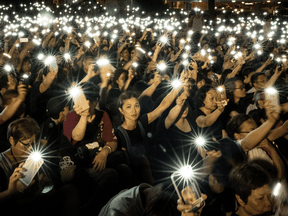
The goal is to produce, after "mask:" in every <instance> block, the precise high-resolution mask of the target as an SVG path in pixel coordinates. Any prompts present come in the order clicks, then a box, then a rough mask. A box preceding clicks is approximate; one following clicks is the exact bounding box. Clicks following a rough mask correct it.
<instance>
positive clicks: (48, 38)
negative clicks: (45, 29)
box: [42, 31, 54, 49]
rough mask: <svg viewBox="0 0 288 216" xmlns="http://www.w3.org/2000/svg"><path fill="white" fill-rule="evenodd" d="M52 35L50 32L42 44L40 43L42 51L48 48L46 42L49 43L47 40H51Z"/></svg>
mask: <svg viewBox="0 0 288 216" xmlns="http://www.w3.org/2000/svg"><path fill="white" fill-rule="evenodd" d="M53 34H54V32H53V31H51V32H50V33H49V34H48V35H47V37H46V38H45V40H44V41H43V43H42V48H43V49H45V48H46V47H47V46H48V42H49V40H50V39H51V37H52V35H53Z"/></svg>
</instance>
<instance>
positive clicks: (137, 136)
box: [115, 114, 148, 149]
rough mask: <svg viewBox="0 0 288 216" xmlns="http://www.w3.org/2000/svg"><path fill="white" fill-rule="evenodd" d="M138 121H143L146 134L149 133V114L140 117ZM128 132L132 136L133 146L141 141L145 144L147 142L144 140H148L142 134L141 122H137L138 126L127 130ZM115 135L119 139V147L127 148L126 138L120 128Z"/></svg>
mask: <svg viewBox="0 0 288 216" xmlns="http://www.w3.org/2000/svg"><path fill="white" fill-rule="evenodd" d="M138 121H140V122H141V124H142V126H143V128H144V131H145V134H146V135H147V133H148V116H147V114H145V115H142V116H141V117H139V119H138ZM126 132H127V134H128V136H129V138H130V143H131V145H132V146H134V145H137V144H139V143H142V144H144V145H145V144H146V143H144V141H145V140H146V137H143V136H142V133H141V129H140V126H139V124H137V127H136V128H135V129H134V130H126ZM115 135H116V136H117V139H118V148H120V149H121V148H125V149H127V143H126V139H125V138H124V135H123V134H122V132H120V131H119V130H116V131H115Z"/></svg>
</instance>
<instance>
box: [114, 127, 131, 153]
mask: <svg viewBox="0 0 288 216" xmlns="http://www.w3.org/2000/svg"><path fill="white" fill-rule="evenodd" d="M117 129H118V130H119V131H120V132H121V133H122V134H123V136H124V138H125V141H126V145H127V151H128V149H129V147H130V145H131V141H130V137H129V135H128V133H127V131H126V130H125V129H124V128H123V127H122V126H121V125H120V126H119V127H118V128H117Z"/></svg>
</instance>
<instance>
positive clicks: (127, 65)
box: [123, 60, 132, 70]
mask: <svg viewBox="0 0 288 216" xmlns="http://www.w3.org/2000/svg"><path fill="white" fill-rule="evenodd" d="M131 65H132V60H130V61H129V62H127V63H126V64H125V65H124V67H123V69H124V70H128V69H129V68H130V67H131Z"/></svg>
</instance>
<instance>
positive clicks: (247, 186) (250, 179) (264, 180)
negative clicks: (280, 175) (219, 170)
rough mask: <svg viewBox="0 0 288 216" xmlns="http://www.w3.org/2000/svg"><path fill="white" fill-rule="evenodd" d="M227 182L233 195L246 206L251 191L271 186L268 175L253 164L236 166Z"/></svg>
mask: <svg viewBox="0 0 288 216" xmlns="http://www.w3.org/2000/svg"><path fill="white" fill-rule="evenodd" d="M229 182H230V186H231V187H232V189H234V192H235V195H236V194H237V195H239V197H240V198H241V199H242V200H243V201H244V202H245V204H247V202H248V197H249V196H250V195H251V192H252V190H256V189H257V188H261V187H263V186H264V185H266V184H268V185H270V184H271V177H270V176H269V173H268V172H267V171H266V170H264V169H263V168H262V167H261V166H259V165H257V164H255V163H243V164H241V165H238V166H236V167H235V168H234V169H233V170H232V171H231V173H230V175H229Z"/></svg>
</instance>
